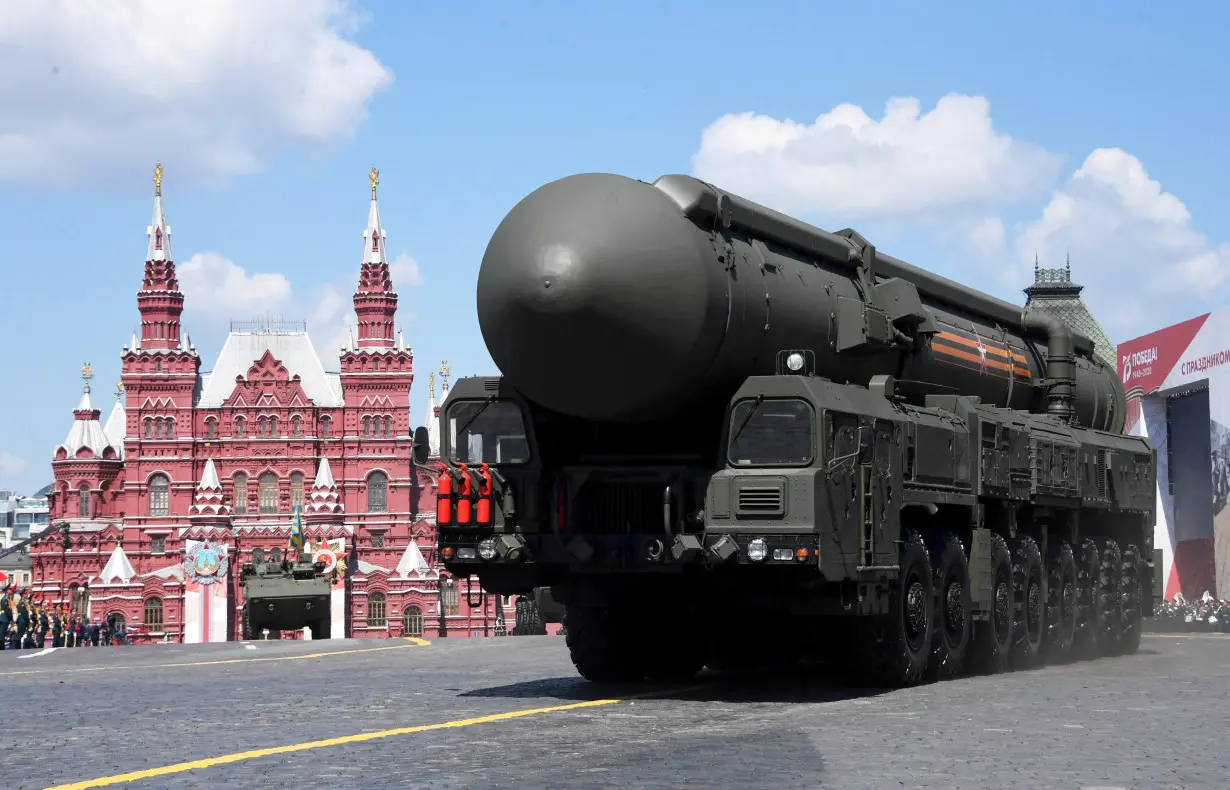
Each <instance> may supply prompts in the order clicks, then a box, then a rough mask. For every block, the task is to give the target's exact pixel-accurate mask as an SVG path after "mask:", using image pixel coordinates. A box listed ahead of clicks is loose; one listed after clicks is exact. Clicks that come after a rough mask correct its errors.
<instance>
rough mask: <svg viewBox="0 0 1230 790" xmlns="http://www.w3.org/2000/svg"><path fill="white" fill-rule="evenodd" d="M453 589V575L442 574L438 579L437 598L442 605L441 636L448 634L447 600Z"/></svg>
mask: <svg viewBox="0 0 1230 790" xmlns="http://www.w3.org/2000/svg"><path fill="white" fill-rule="evenodd" d="M452 589H453V579H452V577H451V576H440V577H438V578H437V579H436V599H437V601H438V605H439V607H440V636H441V637H445V636H448V620H447V619H446V618H447V609H446V607H445V600H446V596H447V595H448V592H449V591H451V590H452Z"/></svg>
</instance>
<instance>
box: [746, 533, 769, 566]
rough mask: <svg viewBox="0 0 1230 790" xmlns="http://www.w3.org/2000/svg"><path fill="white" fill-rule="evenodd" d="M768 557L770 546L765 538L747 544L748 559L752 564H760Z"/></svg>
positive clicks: (754, 539) (755, 539)
mask: <svg viewBox="0 0 1230 790" xmlns="http://www.w3.org/2000/svg"><path fill="white" fill-rule="evenodd" d="M767 556H769V544H767V543H765V542H764V538H753V539H752V541H751V542H750V543H748V544H747V558H748V559H749V560H751V561H752V562H760V561H761V560H763V559H764V558H765V557H767Z"/></svg>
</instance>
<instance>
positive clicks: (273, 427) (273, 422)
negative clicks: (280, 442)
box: [269, 417, 278, 436]
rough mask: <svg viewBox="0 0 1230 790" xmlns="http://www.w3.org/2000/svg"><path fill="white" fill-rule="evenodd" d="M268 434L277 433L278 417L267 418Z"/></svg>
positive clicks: (273, 434)
mask: <svg viewBox="0 0 1230 790" xmlns="http://www.w3.org/2000/svg"><path fill="white" fill-rule="evenodd" d="M269 435H270V436H277V435H278V418H277V417H270V418H269Z"/></svg>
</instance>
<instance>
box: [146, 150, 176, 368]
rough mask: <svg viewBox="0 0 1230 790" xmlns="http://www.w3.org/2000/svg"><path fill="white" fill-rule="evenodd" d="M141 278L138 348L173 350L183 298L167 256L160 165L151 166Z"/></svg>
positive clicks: (168, 241) (168, 229)
mask: <svg viewBox="0 0 1230 790" xmlns="http://www.w3.org/2000/svg"><path fill="white" fill-rule="evenodd" d="M145 234H146V236H147V237H148V243H147V246H146V253H145V278H144V280H143V281H142V283H141V290H140V291H139V292H138V293H137V309H138V310H140V311H141V348H142V349H145V350H150V351H152V350H168V351H169V350H173V349H176V348H178V347H179V345H180V336H179V335H180V326H179V317H180V314H181V313H182V312H183V310H184V295H183V294H182V293H180V290H179V280H178V279H177V278H176V276H175V261H174V260H173V259H172V257H171V226H170V225H168V224H167V218H166V214H165V213H164V212H163V208H162V163H161V162H159V163H158V164H157V165H156V166H155V167H154V219H153V222H152V223H151V224H150V225H149V227H147V228H146V229H145Z"/></svg>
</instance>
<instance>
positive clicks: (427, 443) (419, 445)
mask: <svg viewBox="0 0 1230 790" xmlns="http://www.w3.org/2000/svg"><path fill="white" fill-rule="evenodd" d="M430 452H431V438H430V437H428V435H427V427H426V426H423V425H420V426H419V427H417V428H415V429H414V449H413V450H411V455H412V456H413V458H414V463H416V464H418V465H419V466H422V465H423V464H425V463H427V454H428V453H430Z"/></svg>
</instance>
